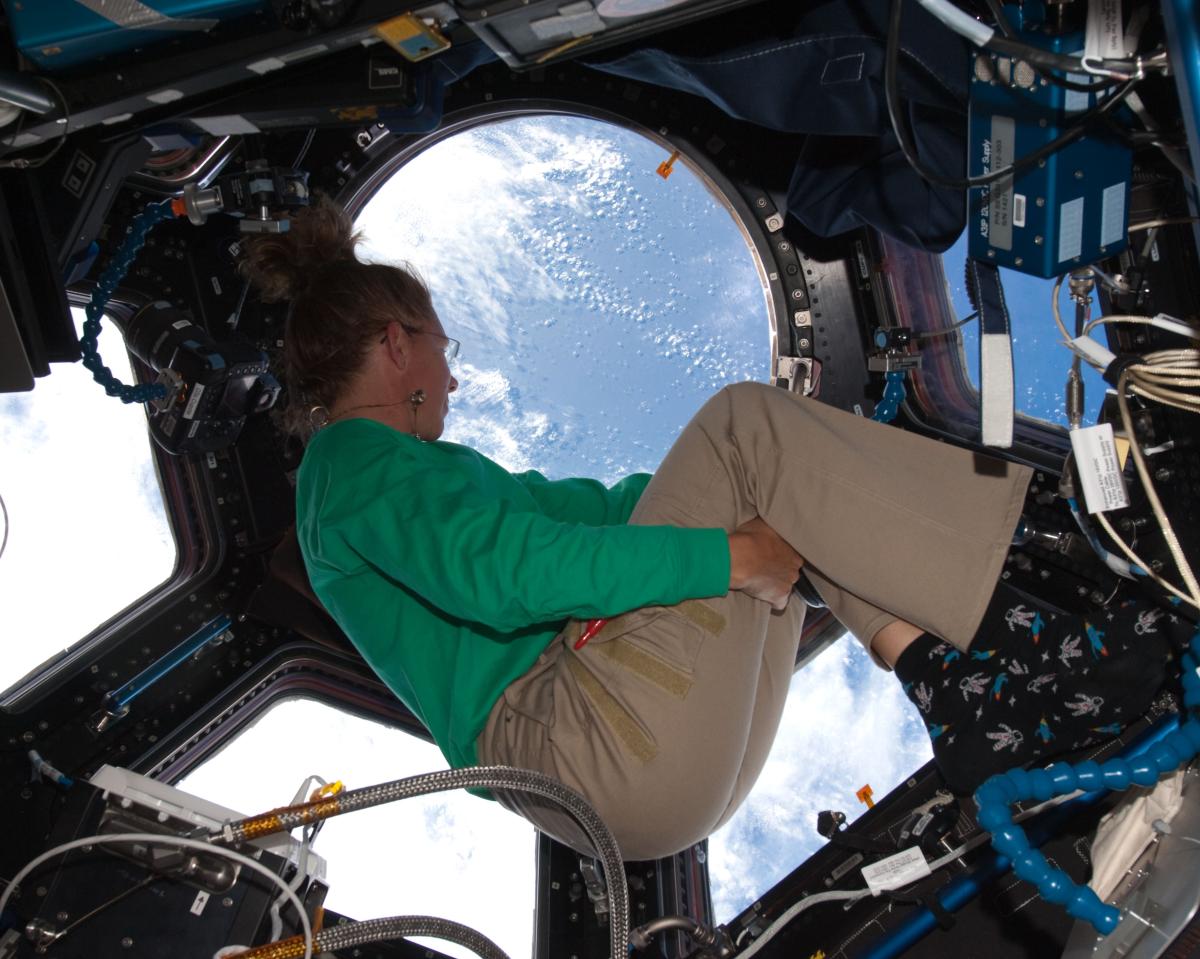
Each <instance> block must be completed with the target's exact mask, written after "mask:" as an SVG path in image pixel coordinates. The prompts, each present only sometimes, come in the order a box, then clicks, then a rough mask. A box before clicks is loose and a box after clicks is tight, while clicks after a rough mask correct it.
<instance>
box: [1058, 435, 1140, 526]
mask: <svg viewBox="0 0 1200 959" xmlns="http://www.w3.org/2000/svg"><path fill="white" fill-rule="evenodd" d="M1071 449H1072V450H1073V451H1074V452H1075V465H1076V467H1077V468H1078V470H1079V482H1080V484H1081V485H1082V486H1083V498H1084V502H1085V503H1086V504H1087V511H1088V512H1089V513H1103V512H1106V511H1108V510H1111V509H1121V508H1122V507H1124V506H1128V505H1129V494H1128V493H1126V492H1125V480H1124V478H1123V477H1122V476H1121V466H1120V460H1119V459H1118V458H1117V444H1116V443H1115V442H1114V441H1113V429H1112V424H1111V423H1101V424H1100V425H1098V426H1089V427H1087V428H1085V429H1080V430H1071Z"/></svg>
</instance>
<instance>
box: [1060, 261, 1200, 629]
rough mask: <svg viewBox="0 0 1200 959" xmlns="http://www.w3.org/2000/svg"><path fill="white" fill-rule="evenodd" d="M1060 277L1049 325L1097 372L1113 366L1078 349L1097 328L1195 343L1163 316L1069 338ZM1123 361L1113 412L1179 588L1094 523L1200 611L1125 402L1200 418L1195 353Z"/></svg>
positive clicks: (1110, 319)
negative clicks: (1161, 332)
mask: <svg viewBox="0 0 1200 959" xmlns="http://www.w3.org/2000/svg"><path fill="white" fill-rule="evenodd" d="M1064 278H1065V277H1063V276H1060V277H1059V278H1058V281H1057V282H1056V283H1055V284H1054V289H1053V291H1052V293H1051V300H1050V305H1051V312H1052V313H1053V315H1054V322H1055V323H1056V324H1057V325H1058V329H1059V333H1061V334H1062V338H1063V345H1064V346H1066V347H1067V348H1068V349H1069V350H1070V351H1071V352H1072V353H1074V354H1075V356H1076V357H1078V358H1079V359H1082V360H1085V361H1086V362H1087V363H1088V364H1089V365H1090V366H1092V367H1093V368H1094V369H1096V370H1098V371H1099V372H1100V373H1104V372H1105V371H1106V370H1108V369H1109V367H1110V366H1112V363H1113V361H1112V360H1110V361H1108V362H1101V361H1100V360H1099V359H1098V358H1097V354H1096V353H1095V352H1093V351H1089V350H1087V349H1085V348H1084V347H1083V345H1081V341H1082V342H1088V341H1087V340H1085V339H1084V338H1086V337H1087V335H1088V334H1089V333H1090V332H1091V331H1092V330H1094V329H1095V328H1096V327H1097V326H1100V325H1104V324H1116V323H1124V324H1131V325H1135V326H1153V327H1158V328H1161V329H1166V330H1168V331H1169V332H1172V333H1177V334H1181V335H1185V336H1190V337H1192V338H1195V339H1200V330H1197V329H1194V328H1192V327H1189V326H1187V325H1186V324H1183V323H1180V322H1179V321H1178V320H1173V319H1170V318H1169V317H1163V316H1131V315H1125V314H1111V315H1108V316H1100V317H1097V318H1096V319H1094V320H1090V321H1089V322H1088V323H1087V324H1086V325H1085V326H1084V327H1083V335H1082V336H1081V337H1078V338H1076V337H1072V336H1071V334H1070V333H1069V332H1068V330H1067V327H1066V325H1065V324H1064V323H1063V319H1062V314H1061V312H1060V311H1059V308H1058V293H1059V290H1060V289H1061V288H1062V283H1063V279H1064ZM1122 362H1125V365H1124V366H1123V367H1121V370H1120V373H1119V375H1118V376H1117V378H1116V379H1117V381H1116V393H1117V408H1118V409H1119V410H1120V413H1121V424H1122V427H1123V429H1124V431H1125V435H1126V436H1127V437H1128V439H1129V447H1130V452H1131V454H1132V456H1133V462H1134V466H1135V467H1136V469H1137V472H1138V476H1139V477H1140V478H1141V481H1142V485H1143V486H1144V487H1145V490H1146V498H1147V499H1148V500H1149V502H1150V508H1151V509H1152V510H1153V511H1154V517H1155V519H1156V520H1157V521H1158V523H1159V526H1160V528H1161V529H1162V534H1163V538H1164V539H1165V540H1166V543H1167V548H1168V549H1169V550H1170V552H1171V557H1172V558H1173V559H1174V560H1175V565H1176V566H1177V567H1178V569H1179V573H1180V576H1181V577H1182V579H1183V585H1184V588H1183V589H1180V588H1179V587H1177V586H1175V585H1174V584H1173V583H1170V582H1168V581H1167V580H1166V579H1164V578H1163V577H1162V576H1160V575H1159V574H1158V573H1156V572H1154V570H1153V569H1151V568H1150V566H1149V564H1147V563H1146V562H1145V561H1144V560H1142V559H1141V557H1139V556H1138V555H1137V553H1135V552H1134V550H1133V548H1132V547H1131V546H1130V545H1129V544H1128V543H1126V542H1125V540H1124V539H1122V537H1121V536H1120V535H1119V534H1118V533H1117V531H1116V530H1115V529H1113V527H1112V524H1111V523H1110V522H1109V521H1108V518H1107V517H1106V516H1105V515H1104V514H1103V513H1096V514H1095V518H1096V521H1097V522H1098V523H1099V524H1100V526H1101V527H1102V528H1103V529H1104V531H1105V532H1106V533H1107V534H1108V535H1109V536H1110V537H1111V538H1112V540H1113V542H1114V543H1116V544H1117V546H1118V547H1119V548H1120V550H1121V552H1122V553H1124V554H1125V556H1127V557H1128V558H1129V560H1130V562H1132V563H1133V564H1135V565H1136V566H1138V567H1140V568H1141V570H1142V571H1143V572H1145V574H1146V575H1147V576H1149V577H1150V578H1151V579H1153V580H1154V581H1155V582H1156V583H1157V584H1158V585H1159V586H1161V587H1162V588H1163V589H1165V590H1166V591H1167V592H1168V593H1170V594H1171V595H1172V596H1174V597H1176V598H1177V599H1179V600H1182V601H1183V602H1185V603H1189V604H1191V605H1192V606H1194V607H1196V608H1197V609H1200V583H1198V582H1197V580H1196V575H1195V573H1194V571H1193V570H1192V567H1191V564H1190V563H1189V562H1188V560H1187V557H1186V556H1185V555H1184V553H1183V547H1182V546H1181V545H1180V542H1179V537H1178V535H1177V534H1176V533H1175V529H1174V527H1173V526H1172V525H1171V520H1170V518H1169V517H1168V516H1167V513H1166V510H1165V509H1164V508H1163V505H1162V500H1161V499H1160V498H1159V495H1158V490H1157V489H1156V488H1155V485H1154V480H1153V478H1152V476H1151V475H1150V467H1149V465H1148V464H1147V463H1146V454H1145V453H1144V452H1143V451H1142V448H1141V444H1140V443H1138V441H1137V432H1136V430H1135V428H1134V423H1133V412H1132V410H1131V409H1130V405H1129V397H1130V395H1131V394H1132V395H1135V396H1138V397H1141V398H1142V399H1144V400H1149V401H1150V402H1154V403H1162V404H1163V405H1165V406H1172V407H1174V408H1176V409H1180V410H1183V411H1185V412H1188V413H1200V349H1191V348H1188V349H1171V350H1156V351H1154V352H1151V353H1147V354H1146V355H1145V356H1142V357H1139V358H1137V359H1136V360H1134V361H1132V362H1128V361H1122Z"/></svg>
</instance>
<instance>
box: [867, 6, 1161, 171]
mask: <svg viewBox="0 0 1200 959" xmlns="http://www.w3.org/2000/svg"><path fill="white" fill-rule="evenodd" d="M902 6H903V0H892V12H891V17H890V21H889V24H888V36H887V55H886V56H885V58H884V67H883V88H884V99H885V101H886V102H887V111H888V119H889V120H891V124H892V131H893V132H894V133H895V134H896V140H897V142H898V143H899V144H900V152H901V153H903V154H904V159H905V160H907V161H908V164H909V166H911V167H912V168H913V169H914V170H915V171H916V172H917V175H918V176H920V177H921V179H923V180H925V181H927V182H929V183H932V184H933V185H934V186H940V187H945V188H947V189H950V190H966V189H969V188H970V187H976V186H988V185H989V184H992V183H995V182H997V181H999V180H1004V179H1008V178H1009V177H1012V176H1014V175H1015V174H1016V173H1018V172H1019V171H1021V170H1025V169H1028V168H1029V167H1031V166H1034V165H1035V164H1036V163H1037V162H1038V161H1039V160H1043V159H1045V158H1046V157H1048V156H1049V155H1050V154H1052V153H1054V152H1055V151H1056V150H1060V149H1062V148H1063V147H1065V146H1066V145H1067V144H1068V143H1073V142H1074V141H1076V140H1078V139H1079V138H1080V137H1082V136H1083V135H1084V134H1085V133H1086V132H1087V126H1088V124H1089V123H1091V121H1093V120H1095V119H1096V118H1097V117H1099V116H1103V115H1104V114H1106V113H1109V112H1110V111H1112V110H1114V109H1116V107H1117V106H1118V105H1119V104H1120V103H1121V102H1122V101H1124V99H1125V97H1127V96H1128V95H1129V94H1130V93H1131V92H1132V91H1133V88H1134V87H1135V86H1136V85H1137V82H1138V80H1137V78H1134V79H1132V80H1128V81H1126V83H1125V84H1124V85H1123V86H1122V87H1121V89H1119V90H1118V91H1117V92H1116V93H1114V94H1113V95H1112V96H1111V97H1109V98H1108V99H1107V100H1105V101H1104V103H1102V104H1100V105H1099V106H1096V107H1093V108H1092V109H1091V110H1089V111H1088V112H1087V113H1085V114H1083V116H1081V117H1080V118H1079V119H1078V120H1077V121H1076V122H1075V123H1074V124H1073V125H1071V126H1070V127H1068V128H1067V129H1066V130H1064V131H1063V132H1062V133H1061V134H1059V136H1057V137H1055V138H1054V139H1053V140H1051V141H1050V142H1049V143H1047V144H1045V145H1043V146H1041V147H1039V148H1038V149H1037V150H1034V151H1033V152H1032V153H1029V154H1026V155H1025V156H1023V157H1021V158H1020V159H1018V160H1014V161H1013V163H1012V164H1011V165H1010V166H1007V167H1004V168H1003V169H1001V170H993V171H992V172H991V173H987V174H984V175H983V176H975V177H948V176H942V174H940V173H935V172H934V171H932V170H930V169H929V168H927V167H926V166H925V164H924V163H922V162H921V159H920V157H918V156H917V149H916V145H915V144H914V143H913V140H912V134H911V132H910V131H909V129H908V127H907V125H906V124H905V123H903V122H902V121H901V103H900V94H899V84H898V81H897V73H898V71H899V62H900V14H901V10H902Z"/></svg>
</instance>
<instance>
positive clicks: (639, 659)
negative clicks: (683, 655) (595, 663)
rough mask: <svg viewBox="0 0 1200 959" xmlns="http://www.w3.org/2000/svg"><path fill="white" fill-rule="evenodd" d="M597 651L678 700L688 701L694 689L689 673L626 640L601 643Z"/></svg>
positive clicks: (618, 639) (620, 639) (619, 639)
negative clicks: (691, 690)
mask: <svg viewBox="0 0 1200 959" xmlns="http://www.w3.org/2000/svg"><path fill="white" fill-rule="evenodd" d="M596 651H597V652H598V653H600V655H602V656H604V657H605V658H606V659H611V660H612V661H613V662H614V663H616V664H617V665H619V666H622V667H624V668H625V669H627V670H629V672H631V673H633V674H634V675H635V676H641V677H642V678H643V679H645V680H648V681H649V682H651V683H653V684H654V685H655V686H657V687H658V688H659V689H661V690H663V691H664V692H666V693H670V694H671V695H672V696H674V697H675V698H676V699H686V698H687V694H688V690H690V689H691V688H692V680H691V677H690V676H688V674H687V673H685V672H683V671H681V670H679V669H676V668H675V667H674V666H672V665H671V664H670V663H668V662H666V661H664V660H662V659H659V658H658V657H657V656H654V655H652V654H650V653H648V652H646V651H645V650H644V649H641V648H639V647H638V646H637V645H636V644H635V643H631V642H629V641H628V640H626V639H623V638H617V639H614V640H613V641H612V642H609V643H601V644H600V645H598V646H597V647H596Z"/></svg>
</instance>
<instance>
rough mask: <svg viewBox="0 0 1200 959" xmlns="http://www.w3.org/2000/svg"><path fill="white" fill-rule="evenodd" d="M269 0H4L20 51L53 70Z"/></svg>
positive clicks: (190, 30)
mask: <svg viewBox="0 0 1200 959" xmlns="http://www.w3.org/2000/svg"><path fill="white" fill-rule="evenodd" d="M265 2H266V0H145V2H136V3H130V2H119V0H107V2H100V0H4V7H5V10H7V12H8V21H9V26H10V28H11V31H12V35H13V39H14V41H15V42H16V45H17V47H18V48H19V49H20V51H21V53H22V54H24V55H25V56H26V57H28V58H29V59H30V60H32V61H33V62H34V63H36V64H37V65H38V66H39V67H42V68H43V69H45V70H48V71H53V70H67V69H70V68H71V67H76V66H80V65H81V64H85V63H90V62H92V61H94V60H98V59H100V58H102V57H106V56H111V55H113V54H118V53H124V52H126V51H129V50H134V49H137V48H139V47H148V46H151V45H152V44H155V43H160V42H162V41H163V40H167V39H172V38H178V37H183V36H188V35H190V34H195V33H204V32H207V31H209V30H211V29H212V28H213V27H214V26H216V25H217V24H218V23H219V22H221V21H223V20H229V19H232V18H234V17H238V16H242V15H244V14H247V13H253V12H255V11H257V10H260V9H262V8H263V7H264V6H265ZM98 11H103V12H102V13H101V12H98Z"/></svg>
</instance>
